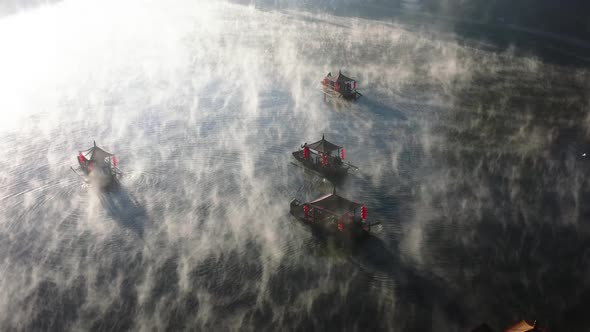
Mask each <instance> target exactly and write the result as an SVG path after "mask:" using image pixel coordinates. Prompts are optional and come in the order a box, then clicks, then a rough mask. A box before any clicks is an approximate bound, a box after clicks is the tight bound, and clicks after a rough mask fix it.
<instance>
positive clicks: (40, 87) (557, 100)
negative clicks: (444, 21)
mask: <svg viewBox="0 0 590 332" xmlns="http://www.w3.org/2000/svg"><path fill="white" fill-rule="evenodd" d="M406 2H412V1H406ZM0 41H1V45H2V52H1V53H0V73H2V74H1V75H0V92H1V96H0V289H2V292H1V293H0V294H1V295H0V330H6V331H13V330H15V331H35V330H53V331H63V330H101V331H102V330H152V329H155V330H174V331H176V330H183V329H186V330H206V331H213V330H219V331H223V330H246V331H248V330H260V329H263V330H273V331H274V330H285V329H287V330H290V329H296V330H304V329H306V330H339V331H342V330H351V331H353V330H359V331H361V330H389V331H430V330H438V331H468V330H469V329H471V328H473V327H475V326H476V325H479V324H481V323H483V322H486V323H488V324H489V325H490V326H491V327H493V328H494V329H495V330H500V329H501V328H503V327H506V326H507V325H509V324H510V323H513V322H515V321H518V320H520V319H530V320H534V319H537V320H538V321H539V322H540V323H541V324H542V326H546V327H550V328H551V329H552V331H564V330H572V329H574V328H578V329H581V330H585V329H590V323H589V322H588V321H587V319H586V312H587V309H588V308H590V208H589V207H588V202H589V201H590V183H589V180H588V176H589V175H590V169H589V167H590V92H589V89H588V88H589V87H590V70H589V68H588V67H587V66H583V65H567V64H563V63H561V62H554V61H550V60H548V59H545V58H544V57H543V56H541V55H535V54H528V53H522V52H519V50H518V49H517V48H516V47H508V48H505V47H502V48H496V47H495V46H494V45H493V44H488V43H487V42H485V41H483V40H477V39H473V38H470V39H467V38H463V37H461V34H459V33H455V32H453V31H452V29H446V28H445V26H444V25H443V26H441V25H438V24H433V25H428V24H424V22H421V23H415V24H413V23H412V22H411V21H408V20H386V19H372V18H369V17H364V18H360V17H354V16H353V15H338V13H334V12H321V11H316V10H314V11H308V10H305V9H301V8H300V9H297V8H273V7H257V6H253V5H241V4H233V3H226V2H221V1H187V0H186V1H185V0H178V1H174V2H173V4H172V3H167V2H158V1H136V0H133V1H124V2H121V1H102V2H100V3H94V2H90V1H69V0H66V1H62V2H57V3H52V4H47V5H42V6H38V7H35V8H31V9H27V10H25V11H20V12H16V13H13V14H10V15H5V16H1V17H0ZM527 54H528V55H527ZM339 69H342V70H343V72H344V73H345V74H347V75H348V76H351V77H354V78H356V79H358V82H359V85H358V88H359V90H360V91H361V92H362V93H363V94H364V96H363V97H362V98H361V99H360V100H359V101H358V102H357V103H355V104H345V103H339V102H326V101H324V98H323V95H322V93H321V92H320V90H319V85H320V80H321V79H322V78H323V76H324V75H325V74H326V73H327V72H329V71H331V72H332V73H335V72H337V71H338V70H339ZM322 134H325V136H326V139H328V140H330V141H332V142H334V143H336V144H339V145H342V146H344V147H345V149H346V159H347V160H349V161H350V162H351V163H353V164H355V165H357V166H358V167H359V168H360V170H359V172H357V173H356V174H355V175H354V176H351V177H350V178H349V179H348V180H347V181H346V182H345V183H344V184H342V185H339V186H338V187H337V190H338V192H339V193H340V194H342V195H343V196H346V197H348V198H350V199H353V200H355V201H359V202H363V203H365V205H366V206H367V210H368V219H370V220H371V221H379V222H381V223H382V228H381V229H380V231H379V232H378V234H376V235H375V237H373V238H371V239H368V240H367V241H365V242H363V243H362V244H360V245H359V246H358V247H356V248H346V247H341V246H339V245H337V244H335V243H332V242H331V241H325V240H322V239H319V238H317V237H316V236H314V235H313V234H312V233H311V232H310V231H309V229H307V228H306V227H305V226H303V225H300V224H299V223H297V222H296V221H295V220H294V219H293V218H292V217H291V216H290V215H289V201H290V200H291V199H292V198H299V199H302V200H306V199H312V198H314V197H317V196H318V195H320V194H322V193H327V192H329V191H331V190H332V185H331V184H330V183H328V182H327V181H326V180H323V179H321V178H320V177H318V176H317V175H314V174H313V173H309V172H306V171H304V170H303V169H301V168H300V167H297V166H295V165H293V161H294V159H293V158H292V156H291V152H292V151H294V150H296V149H297V148H299V146H300V145H301V144H302V143H303V142H313V141H315V140H318V139H320V138H321V135H322ZM93 140H96V143H97V145H99V146H101V147H104V148H105V149H106V150H108V151H111V152H113V153H115V154H116V155H117V158H118V160H119V167H120V168H121V169H122V171H123V172H124V177H123V178H122V187H121V190H119V191H115V192H100V191H98V190H96V188H93V187H89V186H87V185H84V184H83V183H82V181H80V179H79V178H78V177H77V176H76V175H75V174H74V173H73V172H72V171H71V170H70V169H69V167H70V166H73V165H75V164H76V163H77V162H76V154H77V151H78V150H84V149H86V148H88V147H90V146H91V145H92V142H93Z"/></svg>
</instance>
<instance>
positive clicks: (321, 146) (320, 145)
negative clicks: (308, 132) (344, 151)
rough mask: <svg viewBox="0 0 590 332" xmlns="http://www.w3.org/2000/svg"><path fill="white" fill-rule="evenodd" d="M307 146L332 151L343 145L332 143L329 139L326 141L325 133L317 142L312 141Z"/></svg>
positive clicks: (317, 149)
mask: <svg viewBox="0 0 590 332" xmlns="http://www.w3.org/2000/svg"><path fill="white" fill-rule="evenodd" d="M307 147H308V148H310V149H312V150H315V151H318V152H322V153H328V152H332V151H334V150H339V149H341V148H342V147H341V146H338V145H336V144H334V143H330V142H328V141H326V139H325V138H324V135H322V139H321V140H319V141H317V142H315V143H311V144H307Z"/></svg>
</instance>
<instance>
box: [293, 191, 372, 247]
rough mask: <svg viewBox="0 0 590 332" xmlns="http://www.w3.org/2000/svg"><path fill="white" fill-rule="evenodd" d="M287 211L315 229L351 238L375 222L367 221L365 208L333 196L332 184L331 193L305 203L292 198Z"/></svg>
mask: <svg viewBox="0 0 590 332" xmlns="http://www.w3.org/2000/svg"><path fill="white" fill-rule="evenodd" d="M290 213H291V215H293V216H294V217H295V218H297V220H299V221H301V222H303V223H304V224H306V225H309V226H311V227H312V228H313V229H315V230H318V231H321V232H325V233H327V234H336V235H342V236H346V237H349V238H353V239H358V238H363V237H365V236H367V235H369V234H370V232H371V226H375V225H377V224H379V223H372V224H371V223H368V222H367V220H366V219H367V209H366V207H365V206H364V205H363V204H361V203H357V202H353V201H351V200H348V199H346V198H344V197H342V196H339V195H337V194H336V188H335V187H334V189H333V191H332V193H331V194H328V195H325V196H322V197H319V198H317V199H315V200H313V201H311V202H308V203H301V202H300V201H299V200H297V199H293V200H292V201H291V204H290Z"/></svg>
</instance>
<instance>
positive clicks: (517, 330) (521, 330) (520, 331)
mask: <svg viewBox="0 0 590 332" xmlns="http://www.w3.org/2000/svg"><path fill="white" fill-rule="evenodd" d="M536 323H537V322H536V321H535V323H533V325H531V324H529V323H528V322H526V321H524V320H521V321H520V322H518V323H516V324H514V325H512V326H510V327H508V328H507V329H506V330H505V332H539V331H541V330H540V329H538V328H537V327H536V325H537V324H536Z"/></svg>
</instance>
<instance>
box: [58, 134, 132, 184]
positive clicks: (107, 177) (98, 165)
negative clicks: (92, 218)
mask: <svg viewBox="0 0 590 332" xmlns="http://www.w3.org/2000/svg"><path fill="white" fill-rule="evenodd" d="M77 159H78V168H77V169H74V168H73V167H70V168H71V169H72V171H74V172H75V173H76V174H78V175H79V176H80V177H81V178H82V179H84V181H85V182H86V183H91V184H95V185H97V186H98V187H101V188H104V187H108V186H110V185H113V184H115V183H117V181H118V179H119V177H120V176H121V175H122V173H121V171H120V170H119V168H117V156H115V155H114V154H112V153H110V152H107V151H105V150H104V149H102V148H100V147H98V146H96V141H95V142H94V146H93V147H91V148H90V149H88V150H84V151H78V157H77Z"/></svg>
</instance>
